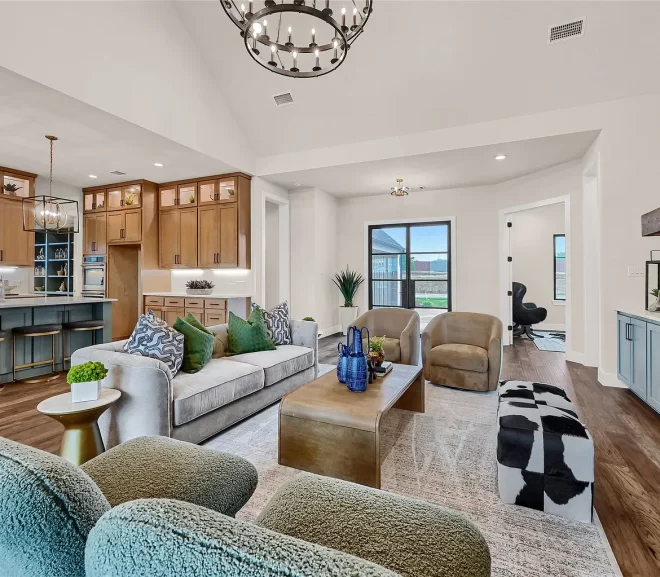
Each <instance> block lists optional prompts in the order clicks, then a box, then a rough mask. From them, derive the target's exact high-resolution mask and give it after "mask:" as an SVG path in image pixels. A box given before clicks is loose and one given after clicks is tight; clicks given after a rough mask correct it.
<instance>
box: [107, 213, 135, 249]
mask: <svg viewBox="0 0 660 577" xmlns="http://www.w3.org/2000/svg"><path fill="white" fill-rule="evenodd" d="M107 240H108V244H111V243H136V242H140V241H141V240H142V210H141V209H139V208H138V209H136V210H122V211H115V212H109V213H108V221H107Z"/></svg>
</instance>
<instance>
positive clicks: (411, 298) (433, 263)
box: [369, 222, 451, 313]
mask: <svg viewBox="0 0 660 577" xmlns="http://www.w3.org/2000/svg"><path fill="white" fill-rule="evenodd" d="M369 258H370V263H371V265H370V267H369V308H379V307H401V308H407V309H429V311H428V312H429V313H430V312H432V311H431V309H438V310H437V312H443V311H450V310H451V224H450V223H449V222H431V223H427V222H425V223H419V224H416V223H411V224H396V225H375V226H370V227H369Z"/></svg>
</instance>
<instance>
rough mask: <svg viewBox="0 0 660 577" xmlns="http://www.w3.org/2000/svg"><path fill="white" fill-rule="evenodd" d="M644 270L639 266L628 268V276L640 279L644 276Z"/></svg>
mask: <svg viewBox="0 0 660 577" xmlns="http://www.w3.org/2000/svg"><path fill="white" fill-rule="evenodd" d="M644 274H645V273H644V270H643V269H642V268H640V267H638V266H628V276H635V277H640V276H642V277H643V276H644Z"/></svg>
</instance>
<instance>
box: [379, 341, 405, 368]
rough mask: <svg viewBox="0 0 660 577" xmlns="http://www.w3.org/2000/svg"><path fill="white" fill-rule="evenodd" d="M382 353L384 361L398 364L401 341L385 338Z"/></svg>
mask: <svg viewBox="0 0 660 577" xmlns="http://www.w3.org/2000/svg"><path fill="white" fill-rule="evenodd" d="M383 352H384V353H385V360H386V361H390V362H391V363H398V362H399V361H400V360H401V341H400V340H399V339H392V338H390V337H385V341H384V342H383Z"/></svg>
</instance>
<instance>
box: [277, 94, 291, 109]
mask: <svg viewBox="0 0 660 577" xmlns="http://www.w3.org/2000/svg"><path fill="white" fill-rule="evenodd" d="M273 100H274V101H275V106H277V107H278V108H279V107H280V106H289V105H291V104H293V96H291V93H290V92H284V93H282V94H275V95H274V96H273Z"/></svg>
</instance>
